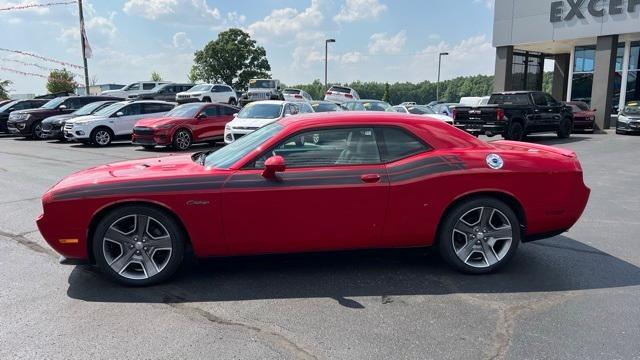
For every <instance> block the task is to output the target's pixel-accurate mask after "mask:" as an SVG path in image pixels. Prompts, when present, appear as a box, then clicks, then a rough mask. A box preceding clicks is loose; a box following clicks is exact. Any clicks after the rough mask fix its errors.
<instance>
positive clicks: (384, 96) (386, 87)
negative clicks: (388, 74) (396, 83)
mask: <svg viewBox="0 0 640 360" xmlns="http://www.w3.org/2000/svg"><path fill="white" fill-rule="evenodd" d="M382 101H385V102H389V101H391V100H390V99H389V83H384V94H382Z"/></svg>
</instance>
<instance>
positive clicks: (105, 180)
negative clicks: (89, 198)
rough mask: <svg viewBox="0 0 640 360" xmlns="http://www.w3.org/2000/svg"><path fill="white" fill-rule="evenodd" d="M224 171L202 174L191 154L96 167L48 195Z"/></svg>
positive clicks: (67, 179)
mask: <svg viewBox="0 0 640 360" xmlns="http://www.w3.org/2000/svg"><path fill="white" fill-rule="evenodd" d="M225 171H226V170H218V169H212V170H206V169H205V168H204V167H203V166H202V165H200V164H197V163H195V162H193V160H192V159H191V154H185V155H176V156H166V157H158V158H149V159H139V160H129V161H123V162H117V163H112V164H107V165H100V166H97V167H93V168H89V169H86V170H82V171H79V172H77V173H74V174H71V175H69V176H67V177H65V178H64V179H62V180H61V181H60V182H58V183H57V184H56V185H54V186H53V187H52V188H51V189H50V190H49V193H51V194H53V195H54V196H56V195H60V194H64V193H67V192H68V191H73V192H80V193H81V192H82V191H83V189H87V191H89V190H91V191H93V190H95V188H96V187H104V186H105V185H117V184H121V183H126V184H127V185H129V184H131V186H135V183H141V184H142V183H144V184H148V182H149V181H152V182H153V181H162V180H165V179H166V180H171V179H176V178H185V177H193V176H198V175H201V176H211V175H216V174H218V175H219V174H224V173H225ZM148 186H150V185H148Z"/></svg>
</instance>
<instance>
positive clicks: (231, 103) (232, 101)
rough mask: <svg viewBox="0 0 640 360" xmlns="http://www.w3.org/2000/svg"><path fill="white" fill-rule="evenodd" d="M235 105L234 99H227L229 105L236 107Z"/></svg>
mask: <svg viewBox="0 0 640 360" xmlns="http://www.w3.org/2000/svg"><path fill="white" fill-rule="evenodd" d="M236 104H237V102H236V99H234V98H230V99H229V105H233V106H236Z"/></svg>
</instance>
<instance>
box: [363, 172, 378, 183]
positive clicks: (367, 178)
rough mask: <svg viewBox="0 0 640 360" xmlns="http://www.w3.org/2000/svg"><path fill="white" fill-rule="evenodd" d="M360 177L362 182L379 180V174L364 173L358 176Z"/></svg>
mask: <svg viewBox="0 0 640 360" xmlns="http://www.w3.org/2000/svg"><path fill="white" fill-rule="evenodd" d="M360 179H361V180H362V182H365V183H368V184H370V183H377V182H379V181H380V175H379V174H364V175H362V176H360Z"/></svg>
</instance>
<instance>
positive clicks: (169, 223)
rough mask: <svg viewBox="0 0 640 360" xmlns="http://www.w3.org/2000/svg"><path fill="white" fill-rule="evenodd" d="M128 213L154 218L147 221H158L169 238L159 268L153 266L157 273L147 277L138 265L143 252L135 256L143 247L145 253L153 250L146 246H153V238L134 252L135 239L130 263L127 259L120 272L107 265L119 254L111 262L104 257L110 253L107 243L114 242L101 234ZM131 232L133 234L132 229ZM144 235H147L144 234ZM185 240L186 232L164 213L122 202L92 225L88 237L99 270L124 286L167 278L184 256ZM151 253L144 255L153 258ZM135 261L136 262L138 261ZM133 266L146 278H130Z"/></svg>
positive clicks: (141, 284) (141, 266)
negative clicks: (91, 230)
mask: <svg viewBox="0 0 640 360" xmlns="http://www.w3.org/2000/svg"><path fill="white" fill-rule="evenodd" d="M131 216H135V217H136V219H137V218H138V216H145V217H148V218H149V219H152V220H154V221H152V220H148V221H149V223H151V222H154V223H156V224H157V223H160V224H161V225H162V226H163V227H164V229H166V231H167V233H168V235H169V236H170V238H169V241H170V243H171V250H170V252H169V254H168V255H166V254H165V258H164V259H163V264H162V267H161V268H158V267H157V266H156V268H155V270H154V271H157V273H155V274H153V275H151V276H148V272H147V271H146V270H144V268H145V267H144V265H142V264H144V259H145V256H144V255H145V254H146V253H145V254H143V255H138V253H142V251H145V250H147V252H149V251H157V250H150V249H153V245H149V244H153V241H154V240H152V239H151V238H150V240H149V242H145V243H146V244H147V245H149V247H150V249H147V248H142V249H140V250H138V251H137V252H136V250H135V249H138V244H137V242H136V245H135V247H133V248H131V249H133V250H130V251H132V252H134V253H133V254H132V255H131V257H130V259H131V260H133V262H131V261H129V265H125V266H124V267H123V269H122V271H120V272H117V271H115V270H114V269H113V268H112V266H111V265H110V263H111V264H114V263H116V261H115V260H117V259H119V257H117V258H116V259H115V260H113V261H111V262H109V261H108V260H107V259H108V258H109V256H111V254H109V253H108V249H109V244H113V243H115V242H109V241H106V240H105V235H106V233H107V230H109V229H110V227H111V226H112V225H114V223H117V222H118V221H119V220H120V219H123V218H127V217H131ZM164 229H163V230H164ZM132 232H133V233H135V234H137V232H136V229H135V228H134V230H133V231H132ZM145 233H146V232H145ZM146 234H147V235H148V233H146ZM185 239H186V235H185V234H184V233H183V232H182V231H181V230H180V226H179V225H178V223H177V222H176V221H175V220H174V219H173V218H172V217H171V216H170V215H168V214H167V213H166V212H164V211H162V210H159V209H156V208H154V207H151V206H147V205H126V206H122V207H119V208H116V209H114V210H112V211H111V212H109V213H108V214H107V215H106V216H105V217H104V218H103V219H102V220H101V221H100V222H99V223H98V225H97V226H96V228H95V231H94V235H93V239H92V246H93V256H94V258H95V260H96V264H97V265H98V267H99V268H100V270H101V271H102V272H103V273H104V274H105V275H107V277H109V278H110V279H111V280H113V281H115V282H118V283H120V284H123V285H128V286H148V285H153V284H157V283H160V282H163V281H165V280H167V279H169V278H170V277H171V276H172V275H173V274H174V273H175V272H176V271H177V270H178V268H179V267H180V264H181V263H182V259H183V256H184V247H185V244H186V241H185ZM138 242H140V241H138ZM105 244H107V245H105ZM141 244H142V243H141V242H140V246H142V245H141ZM121 251H123V250H122V247H121ZM165 252H166V250H165ZM154 254H155V252H154V253H152V254H151V256H149V257H148V258H155V256H154ZM121 256H125V253H124V251H123V252H122V255H121ZM147 256H148V255H147ZM135 261H140V263H139V264H138V263H136V262H135ZM154 264H155V262H154ZM136 265H137V266H139V267H140V268H141V269H140V270H138V271H137V273H138V274H140V275H143V276H148V277H146V278H131V275H130V274H135V273H136V271H135V270H136V269H135V267H136ZM155 265H157V264H155Z"/></svg>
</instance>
